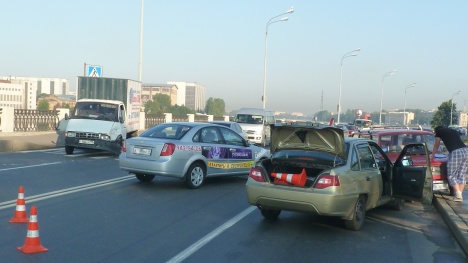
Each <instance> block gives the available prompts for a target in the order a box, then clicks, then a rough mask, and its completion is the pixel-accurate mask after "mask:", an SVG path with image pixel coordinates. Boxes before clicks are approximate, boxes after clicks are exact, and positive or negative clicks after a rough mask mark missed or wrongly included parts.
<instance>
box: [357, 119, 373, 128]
mask: <svg viewBox="0 0 468 263" xmlns="http://www.w3.org/2000/svg"><path fill="white" fill-rule="evenodd" d="M354 125H355V126H356V127H358V128H369V127H370V126H371V125H372V121H371V120H355V121H354Z"/></svg>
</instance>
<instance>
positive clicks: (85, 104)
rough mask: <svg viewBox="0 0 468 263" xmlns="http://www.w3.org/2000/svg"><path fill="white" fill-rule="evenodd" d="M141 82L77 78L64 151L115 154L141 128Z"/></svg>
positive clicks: (67, 152)
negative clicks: (76, 150) (90, 151)
mask: <svg viewBox="0 0 468 263" xmlns="http://www.w3.org/2000/svg"><path fill="white" fill-rule="evenodd" d="M140 98H141V82H138V81H133V80H128V79H116V78H95V77H78V86H77V90H76V99H77V102H76V105H75V108H74V109H73V111H72V112H71V113H70V116H65V119H66V120H67V121H68V123H67V125H66V130H65V152H66V154H68V155H70V154H73V151H74V149H76V148H78V149H98V150H104V151H108V152H111V153H114V154H116V155H118V154H120V152H121V148H122V144H123V142H124V140H125V139H126V138H129V137H131V136H132V135H133V134H134V133H135V132H137V131H138V130H139V129H140V108H141V105H140Z"/></svg>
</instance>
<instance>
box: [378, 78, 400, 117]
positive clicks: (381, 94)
mask: <svg viewBox="0 0 468 263" xmlns="http://www.w3.org/2000/svg"><path fill="white" fill-rule="evenodd" d="M397 71H398V70H396V69H394V70H392V71H390V72H387V73H385V74H384V75H383V77H382V90H381V92H380V116H379V123H380V125H382V106H383V83H384V79H385V77H388V76H393V75H395V73H396V72H397Z"/></svg>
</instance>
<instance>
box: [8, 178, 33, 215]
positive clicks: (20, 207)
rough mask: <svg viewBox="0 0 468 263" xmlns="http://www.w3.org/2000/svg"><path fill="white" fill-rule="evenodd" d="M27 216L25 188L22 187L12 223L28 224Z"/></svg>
mask: <svg viewBox="0 0 468 263" xmlns="http://www.w3.org/2000/svg"><path fill="white" fill-rule="evenodd" d="M28 222H29V220H28V217H27V216H26V202H25V201H24V187H22V186H20V187H19V190H18V199H17V200H16V210H15V214H14V215H13V217H12V218H11V219H10V223H28Z"/></svg>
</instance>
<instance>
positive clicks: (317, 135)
mask: <svg viewBox="0 0 468 263" xmlns="http://www.w3.org/2000/svg"><path fill="white" fill-rule="evenodd" d="M271 128H272V129H271V145H270V151H271V152H272V153H274V152H276V151H279V150H283V149H299V150H308V151H316V152H324V153H329V154H333V155H337V156H338V157H340V158H343V159H345V143H344V131H343V130H342V129H339V128H334V127H329V126H322V127H313V126H311V127H294V126H272V127H271Z"/></svg>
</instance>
